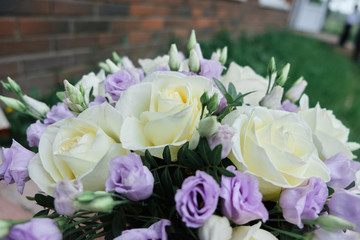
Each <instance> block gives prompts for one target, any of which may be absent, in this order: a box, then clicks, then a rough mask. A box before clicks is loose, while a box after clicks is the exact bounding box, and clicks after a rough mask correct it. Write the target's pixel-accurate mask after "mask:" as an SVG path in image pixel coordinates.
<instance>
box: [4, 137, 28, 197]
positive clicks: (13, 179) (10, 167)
mask: <svg viewBox="0 0 360 240" xmlns="http://www.w3.org/2000/svg"><path fill="white" fill-rule="evenodd" d="M34 155H35V153H33V152H31V151H29V150H27V149H26V148H24V147H23V146H21V145H20V144H19V143H18V142H16V141H15V140H13V142H12V144H11V147H10V148H2V161H3V162H2V164H1V165H0V178H2V179H4V180H5V182H6V184H12V183H16V185H17V190H18V192H19V193H20V194H22V193H23V191H24V186H25V182H27V181H29V179H30V178H29V172H28V164H29V161H30V159H31V158H32V157H33V156H34Z"/></svg>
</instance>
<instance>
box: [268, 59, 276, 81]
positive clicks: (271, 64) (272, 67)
mask: <svg viewBox="0 0 360 240" xmlns="http://www.w3.org/2000/svg"><path fill="white" fill-rule="evenodd" d="M267 71H268V74H269V77H271V76H270V75H271V74H272V73H274V72H276V65H275V58H274V57H272V58H271V59H270V62H269V65H268V68H267Z"/></svg>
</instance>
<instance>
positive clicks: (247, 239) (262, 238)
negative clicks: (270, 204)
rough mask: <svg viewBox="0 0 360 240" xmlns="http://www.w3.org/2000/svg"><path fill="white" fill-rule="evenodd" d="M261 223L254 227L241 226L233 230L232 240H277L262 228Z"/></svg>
mask: <svg viewBox="0 0 360 240" xmlns="http://www.w3.org/2000/svg"><path fill="white" fill-rule="evenodd" d="M260 226H261V222H258V223H257V224H255V225H253V226H240V227H236V228H234V229H233V233H232V238H231V240H277V238H276V237H275V236H274V235H272V234H271V233H269V232H268V231H265V230H263V229H261V228H260Z"/></svg>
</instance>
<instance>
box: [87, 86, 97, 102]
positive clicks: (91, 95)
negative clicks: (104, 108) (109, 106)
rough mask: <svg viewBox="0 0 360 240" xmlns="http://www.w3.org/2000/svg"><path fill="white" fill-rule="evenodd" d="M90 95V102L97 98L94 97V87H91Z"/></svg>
mask: <svg viewBox="0 0 360 240" xmlns="http://www.w3.org/2000/svg"><path fill="white" fill-rule="evenodd" d="M88 97H89V102H92V101H94V99H95V97H94V87H91V89H90V92H89V96H88Z"/></svg>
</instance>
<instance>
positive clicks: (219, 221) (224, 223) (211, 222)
mask: <svg viewBox="0 0 360 240" xmlns="http://www.w3.org/2000/svg"><path fill="white" fill-rule="evenodd" d="M231 234H232V228H231V226H230V222H229V220H228V219H227V218H226V217H220V216H217V215H212V216H211V218H210V219H208V220H207V221H206V222H205V223H204V225H203V226H202V227H201V228H199V232H198V235H199V238H200V240H230V239H231Z"/></svg>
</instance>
